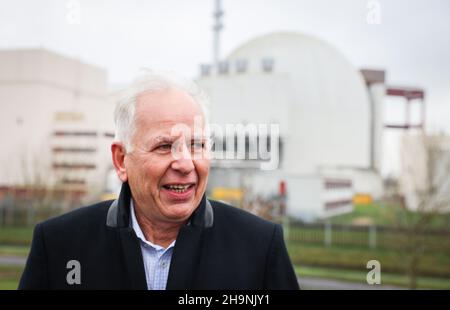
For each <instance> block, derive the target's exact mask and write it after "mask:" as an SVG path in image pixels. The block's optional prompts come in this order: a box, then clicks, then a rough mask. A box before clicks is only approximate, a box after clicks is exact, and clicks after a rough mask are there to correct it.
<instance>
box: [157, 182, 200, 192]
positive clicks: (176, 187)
mask: <svg viewBox="0 0 450 310" xmlns="http://www.w3.org/2000/svg"><path fill="white" fill-rule="evenodd" d="M193 186H195V183H189V184H170V185H163V186H162V187H164V188H165V189H168V190H170V191H172V192H175V193H184V192H186V191H188V190H189V189H190V188H192V187H193Z"/></svg>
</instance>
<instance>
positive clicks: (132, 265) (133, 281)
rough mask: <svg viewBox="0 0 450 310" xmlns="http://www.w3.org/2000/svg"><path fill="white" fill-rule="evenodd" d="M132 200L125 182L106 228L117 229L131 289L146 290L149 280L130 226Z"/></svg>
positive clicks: (111, 208) (111, 207)
mask: <svg viewBox="0 0 450 310" xmlns="http://www.w3.org/2000/svg"><path fill="white" fill-rule="evenodd" d="M130 200H131V190H130V187H129V185H128V183H127V182H125V183H123V185H122V189H121V191H120V195H119V198H118V199H117V200H116V201H114V202H113V203H112V204H111V206H110V207H109V210H108V215H107V219H106V226H108V227H110V228H114V229H117V233H118V235H119V240H120V245H121V246H122V254H123V259H124V264H125V266H124V268H125V270H126V277H127V278H128V280H129V288H130V289H134V290H146V289H147V280H146V277H145V267H144V261H143V259H142V253H141V246H140V244H139V240H138V238H137V237H136V234H135V233H134V230H133V228H132V227H131V226H130Z"/></svg>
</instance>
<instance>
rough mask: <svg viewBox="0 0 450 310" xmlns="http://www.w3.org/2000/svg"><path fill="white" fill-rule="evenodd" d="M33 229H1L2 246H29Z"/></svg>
mask: <svg viewBox="0 0 450 310" xmlns="http://www.w3.org/2000/svg"><path fill="white" fill-rule="evenodd" d="M32 236H33V228H32V227H0V245H29V244H30V242H31V238H32Z"/></svg>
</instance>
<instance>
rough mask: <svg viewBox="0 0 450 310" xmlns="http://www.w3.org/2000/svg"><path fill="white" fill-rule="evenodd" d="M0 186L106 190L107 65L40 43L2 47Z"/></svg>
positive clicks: (109, 136) (81, 192) (109, 107)
mask: <svg viewBox="0 0 450 310" xmlns="http://www.w3.org/2000/svg"><path fill="white" fill-rule="evenodd" d="M0 68H1V70H0V107H1V111H2V112H1V113H0V135H1V136H0V138H1V141H2V152H1V153H0V170H1V171H2V173H1V174H0V187H1V188H2V190H3V191H5V190H8V189H11V188H14V187H18V186H29V185H36V184H41V185H45V186H50V187H58V188H61V189H64V190H67V191H75V192H78V194H79V195H82V196H86V195H85V194H86V193H98V192H102V191H103V190H104V186H105V179H106V174H107V171H108V169H109V168H110V165H111V164H110V162H111V161H110V155H109V143H110V141H111V139H112V132H113V128H114V127H113V119H112V111H113V106H112V104H111V102H110V100H109V99H108V93H107V80H106V72H105V71H104V70H103V69H101V68H98V67H95V66H92V65H88V64H84V63H82V62H80V61H78V60H76V59H71V58H67V57H64V56H61V55H59V54H56V53H53V52H49V51H47V50H43V49H30V50H3V51H0Z"/></svg>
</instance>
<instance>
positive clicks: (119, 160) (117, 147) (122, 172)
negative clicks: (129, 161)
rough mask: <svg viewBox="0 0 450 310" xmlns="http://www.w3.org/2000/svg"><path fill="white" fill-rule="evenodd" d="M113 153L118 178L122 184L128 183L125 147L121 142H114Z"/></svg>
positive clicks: (112, 145)
mask: <svg viewBox="0 0 450 310" xmlns="http://www.w3.org/2000/svg"><path fill="white" fill-rule="evenodd" d="M111 153H112V161H113V164H114V168H115V169H116V173H117V176H118V177H119V179H120V180H121V181H122V182H126V181H128V175H127V170H126V169H125V154H126V152H125V147H124V146H123V145H122V144H121V143H119V142H113V143H112V144H111Z"/></svg>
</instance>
